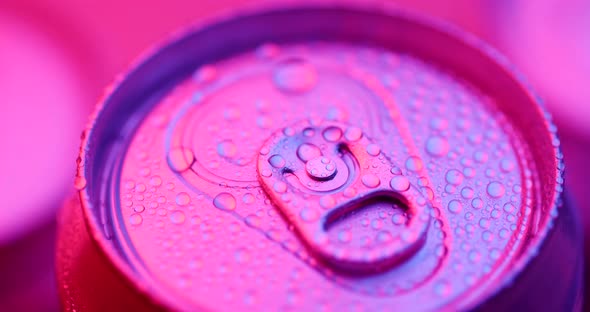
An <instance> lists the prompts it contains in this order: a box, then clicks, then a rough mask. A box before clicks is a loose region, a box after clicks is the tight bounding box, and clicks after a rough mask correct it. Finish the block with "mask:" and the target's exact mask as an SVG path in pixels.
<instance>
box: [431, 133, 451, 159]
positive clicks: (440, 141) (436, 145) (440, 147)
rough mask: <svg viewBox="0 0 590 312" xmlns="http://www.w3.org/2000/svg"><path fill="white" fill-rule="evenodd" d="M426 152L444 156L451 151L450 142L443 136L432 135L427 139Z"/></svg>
mask: <svg viewBox="0 0 590 312" xmlns="http://www.w3.org/2000/svg"><path fill="white" fill-rule="evenodd" d="M426 152H428V154H430V155H432V156H436V157H440V156H444V155H446V154H447V153H448V152H449V142H448V141H447V140H446V139H444V138H441V137H431V138H429V139H428V140H426Z"/></svg>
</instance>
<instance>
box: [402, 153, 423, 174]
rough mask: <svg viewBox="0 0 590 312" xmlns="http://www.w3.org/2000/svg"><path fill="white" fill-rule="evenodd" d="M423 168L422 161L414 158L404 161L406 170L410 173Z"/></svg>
mask: <svg viewBox="0 0 590 312" xmlns="http://www.w3.org/2000/svg"><path fill="white" fill-rule="evenodd" d="M423 167H424V165H423V164H422V160H421V159H420V158H418V157H416V156H411V157H409V158H408V159H407V160H406V168H408V170H410V171H420V170H422V168H423Z"/></svg>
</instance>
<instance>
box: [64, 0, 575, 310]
mask: <svg viewBox="0 0 590 312" xmlns="http://www.w3.org/2000/svg"><path fill="white" fill-rule="evenodd" d="M292 9H310V10H314V9H315V10H321V9H348V10H355V11H359V12H364V13H377V14H383V15H386V16H395V17H397V18H401V19H405V20H408V21H410V22H411V23H412V24H417V25H420V26H422V27H425V28H427V29H428V30H429V31H431V32H438V33H441V34H444V35H448V36H449V37H452V38H453V39H454V40H456V41H457V42H460V43H463V44H465V46H466V47H468V48H469V49H472V50H474V51H476V52H479V53H480V54H481V55H482V57H483V58H488V59H489V60H491V61H492V62H493V63H494V65H496V66H497V67H498V68H499V69H500V70H502V71H503V72H504V73H505V74H506V75H507V76H508V77H509V78H510V79H511V80H512V81H513V82H514V83H515V84H517V85H519V86H520V87H521V89H522V91H523V92H524V93H525V95H526V96H527V97H528V98H529V99H530V100H531V102H532V103H534V104H536V108H537V109H538V111H539V112H540V113H541V115H542V116H543V117H544V128H545V129H547V130H548V131H547V132H548V134H550V136H551V138H550V139H551V141H552V144H553V155H555V165H556V167H555V170H556V176H555V178H556V181H555V188H554V190H553V196H552V200H551V204H550V211H548V212H547V213H548V214H549V220H548V222H547V226H545V227H543V228H542V230H541V231H539V232H538V235H536V236H535V237H534V238H533V241H532V243H531V246H532V247H537V248H542V247H543V245H544V242H545V241H546V237H547V235H548V234H549V231H550V230H551V228H552V226H553V220H555V219H556V218H557V216H558V209H559V207H560V206H561V198H562V193H563V168H564V163H563V157H562V153H561V150H560V144H559V139H558V136H557V132H556V130H555V129H556V127H555V125H554V123H553V122H552V118H551V114H550V113H549V112H548V111H547V109H546V107H545V104H544V103H543V101H542V99H541V97H540V96H539V95H538V94H537V93H536V92H535V91H534V90H533V88H532V87H531V85H530V84H529V82H528V81H527V80H526V79H525V77H524V76H523V75H522V74H521V73H520V72H519V71H518V70H517V69H516V68H515V66H514V65H513V64H511V63H510V62H509V61H508V59H507V58H506V57H505V56H504V55H503V54H501V53H500V52H498V51H497V50H496V49H495V48H493V47H492V46H491V45H490V44H488V43H487V42H485V41H484V40H482V39H480V38H477V37H476V36H475V35H473V34H471V33H469V32H467V31H465V30H462V29H460V28H459V27H458V26H455V25H454V24H452V23H450V22H447V21H443V20H440V19H437V18H434V17H430V16H426V15H424V14H422V13H418V12H415V11H413V10H409V9H407V8H401V7H400V6H399V5H397V4H394V3H389V2H386V1H382V0H368V1H360V0H299V1H296V0H287V1H283V2H281V3H276V2H272V1H267V0H263V1H262V3H256V4H251V3H250V4H242V5H239V6H238V7H232V8H225V9H223V10H221V13H216V14H212V15H209V16H207V17H204V18H200V19H198V20H197V21H196V22H192V23H189V24H188V26H185V27H181V28H180V30H177V31H173V32H172V33H171V34H170V35H168V36H166V37H165V39H163V40H161V41H159V42H156V43H155V44H153V45H151V47H149V48H148V49H146V50H145V51H144V52H143V53H141V54H140V55H139V56H138V57H137V58H136V59H135V60H133V61H132V62H131V63H130V65H128V67H127V68H126V69H125V70H124V71H122V72H121V73H120V74H118V75H117V76H116V77H115V79H114V80H113V82H112V83H111V84H110V85H109V86H108V87H107V88H106V89H105V91H104V93H103V95H102V96H101V98H100V99H99V100H98V102H97V104H96V107H95V109H94V111H93V113H92V114H90V116H89V120H88V123H87V125H86V128H85V130H84V131H83V133H82V142H81V146H80V155H79V159H82V160H84V159H86V158H87V155H88V154H89V153H91V152H92V151H91V149H90V148H89V142H90V140H91V138H92V137H93V133H94V131H93V130H94V129H95V124H96V122H97V120H98V119H99V117H100V116H101V115H102V114H103V113H104V110H105V107H106V106H107V104H108V103H109V100H110V99H111V97H112V96H113V95H114V94H115V92H116V91H117V90H119V88H120V87H121V85H122V84H123V83H124V82H125V81H126V80H127V77H128V76H130V75H131V74H133V73H134V72H135V71H137V70H138V69H140V68H141V67H142V66H143V65H144V64H146V63H147V62H149V61H150V60H152V59H154V58H157V57H158V56H159V55H160V54H161V53H162V51H161V50H160V49H161V48H162V47H167V46H171V45H174V44H175V43H178V42H179V41H181V40H183V39H184V38H185V37H187V36H190V35H191V34H194V33H197V32H199V31H202V30H204V29H206V28H207V27H209V26H210V25H216V24H221V23H224V22H227V21H231V20H235V19H240V18H244V17H249V16H256V15H258V14H260V13H273V12H280V11H288V10H292ZM236 11H238V12H237V13H236ZM84 163H85V161H81V162H80V163H79V164H78V167H77V172H76V177H77V178H82V179H85V178H86V176H87V175H86V167H85V166H84ZM551 170H553V169H551ZM78 195H79V198H80V202H81V207H82V210H83V214H84V219H85V224H86V227H87V228H88V230H89V232H90V234H91V237H92V238H93V239H92V240H93V241H94V243H95V244H96V245H97V246H98V247H99V249H100V251H101V252H102V253H104V254H105V256H106V258H107V259H108V260H109V261H110V262H111V263H112V265H113V266H114V267H115V268H116V270H117V271H118V272H120V274H121V275H122V277H123V278H124V280H125V281H126V282H128V283H130V284H131V285H134V287H133V288H134V289H136V290H137V292H138V293H139V294H140V295H141V296H143V297H145V299H146V300H148V301H151V302H152V303H153V304H155V305H156V306H157V307H161V308H176V309H178V308H179V301H178V299H177V298H174V297H173V296H171V295H167V294H164V293H162V292H160V291H155V292H154V291H153V289H151V287H150V286H149V285H145V284H142V283H141V282H138V280H137V278H136V277H137V276H136V274H135V273H134V272H133V271H132V270H131V268H130V267H129V265H128V263H127V262H126V261H125V260H124V259H122V258H121V257H120V255H119V252H118V251H117V250H115V248H114V247H113V246H111V245H110V244H109V243H107V242H106V240H104V239H102V236H104V233H103V231H102V229H101V226H100V221H99V220H98V219H97V217H96V216H95V215H94V214H93V209H94V208H93V204H92V202H91V199H90V195H89V193H88V188H87V187H82V188H80V189H79V190H78ZM535 250H537V249H535ZM537 254H538V253H537V252H528V253H526V254H523V255H522V256H520V257H518V258H517V259H516V261H515V266H514V269H512V270H510V271H509V273H508V274H506V275H504V277H503V278H502V279H501V280H500V281H501V283H500V284H499V286H498V287H496V288H495V289H494V290H493V291H490V292H488V293H485V294H484V295H483V296H482V297H480V298H481V299H482V300H483V302H486V301H488V300H490V299H491V298H493V297H494V296H495V295H497V294H498V293H500V292H501V291H502V290H504V289H505V288H507V287H509V286H510V285H511V283H512V282H513V281H514V280H515V279H516V278H518V276H520V274H521V273H522V272H523V270H524V269H525V268H526V266H527V264H529V263H530V262H531V261H532V260H533V259H534V258H535V257H536V256H537ZM452 304H453V302H451V305H452ZM467 304H468V305H467V308H469V309H471V308H474V307H475V305H476V303H475V302H474V301H470V302H469V301H468V302H467ZM194 308H195V307H194V306H193V309H194ZM200 309H203V308H202V307H200Z"/></svg>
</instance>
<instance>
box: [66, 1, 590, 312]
mask: <svg viewBox="0 0 590 312" xmlns="http://www.w3.org/2000/svg"><path fill="white" fill-rule="evenodd" d="M257 10H258V9H257ZM246 12H247V11H243V12H242V13H241V14H240V15H239V16H235V15H231V16H227V17H225V18H221V19H218V20H216V22H215V23H211V24H208V26H204V27H201V28H199V27H197V28H195V29H193V30H191V31H189V32H187V33H186V34H185V35H184V36H179V37H177V38H175V39H174V40H172V41H171V42H170V43H169V44H168V45H166V46H164V47H162V48H161V49H159V50H157V51H156V52H154V54H153V55H152V56H151V57H149V58H147V59H145V61H144V62H143V63H141V64H140V65H139V66H138V67H136V68H135V69H134V70H133V71H131V72H129V73H128V74H127V75H126V76H125V78H124V79H123V80H121V81H120V82H119V83H118V85H117V86H116V88H115V89H114V91H113V92H112V93H111V94H110V96H109V97H108V98H107V99H106V100H105V102H104V103H103V105H102V107H101V108H100V110H99V111H98V113H97V115H96V118H95V119H94V122H93V125H92V127H91V128H90V129H89V130H88V131H87V133H86V135H85V138H84V142H83V147H82V154H81V158H80V159H79V172H78V174H79V176H78V178H77V183H76V184H77V187H78V188H79V190H80V199H81V204H82V207H83V210H84V213H85V218H86V221H87V222H88V228H89V230H90V234H91V235H90V236H89V237H90V240H93V241H94V242H95V243H97V246H87V247H85V244H86V245H87V244H88V243H89V241H85V242H68V238H67V236H64V234H62V236H61V239H62V240H63V241H60V244H61V245H60V255H59V256H58V262H59V267H60V272H61V273H60V275H59V276H58V277H60V283H61V284H62V285H75V286H76V287H75V289H74V290H73V291H72V290H70V289H71V288H70V286H69V287H68V288H67V289H66V290H64V289H63V287H62V289H61V291H62V302H64V303H66V304H65V307H66V308H68V309H76V308H77V307H85V308H87V309H90V310H93V309H99V308H98V306H97V304H96V302H103V301H104V300H100V299H98V298H99V297H101V296H105V297H103V298H107V297H108V296H109V295H110V293H111V291H109V288H108V287H106V288H105V285H110V283H115V284H117V285H119V286H120V287H123V290H126V291H121V292H117V296H120V297H121V298H125V296H126V294H129V298H132V299H129V300H128V301H125V300H124V299H117V300H113V302H112V303H102V305H101V307H102V308H104V307H105V304H106V305H109V304H112V305H113V306H114V307H117V304H118V303H121V304H126V305H127V304H129V305H131V306H133V304H134V302H135V303H138V304H141V305H144V308H145V305H150V304H152V305H153V306H152V307H153V308H157V307H167V308H173V309H180V310H194V309H196V308H197V307H198V308H204V309H213V310H216V309H220V310H244V309H268V310H278V309H296V310H302V309H324V308H326V309H336V310H341V309H360V310H378V309H383V308H384V307H387V308H388V309H404V310H432V309H440V308H448V309H467V308H482V309H485V308H490V309H499V308H507V307H511V306H519V305H520V306H522V305H525V304H526V303H527V302H530V301H531V298H537V299H535V302H536V303H535V305H534V307H540V306H541V307H544V308H552V309H574V308H575V307H576V306H575V305H576V304H577V302H578V300H579V295H578V293H579V290H580V289H581V287H580V285H579V284H575V283H574V284H572V285H574V286H572V288H571V289H569V290H568V291H564V292H550V293H548V294H546V296H543V297H542V298H538V294H537V293H534V294H525V295H523V294H522V293H520V292H518V291H517V290H516V289H526V288H530V289H533V287H541V289H542V287H547V286H548V285H550V284H549V283H553V284H556V285H557V284H560V285H565V284H567V285H570V284H569V282H570V281H571V280H575V276H579V273H580V272H579V270H581V268H580V266H579V265H576V266H573V269H571V270H565V269H564V270H555V269H554V268H555V267H556V266H555V265H556V263H558V264H559V263H560V261H554V262H551V261H549V262H547V261H544V260H543V259H553V260H555V259H556V255H568V261H570V263H571V262H572V261H574V262H576V261H578V262H579V261H580V259H581V258H580V257H581V256H580V255H581V250H580V249H579V248H578V245H579V243H580V242H579V233H578V232H576V231H574V232H571V233H570V234H571V235H562V234H563V233H564V232H562V231H564V227H565V228H569V229H574V230H575V229H577V223H576V222H575V219H574V218H571V217H568V216H569V215H570V212H569V209H571V207H570V206H564V205H562V203H561V192H562V189H563V186H562V183H563V179H562V176H561V172H562V170H563V166H562V163H561V158H562V157H561V153H560V152H559V150H558V146H559V141H558V140H557V138H556V136H555V127H554V126H552V125H551V123H550V120H549V119H548V115H547V114H546V113H544V111H543V110H542V109H541V108H540V106H539V105H538V102H537V99H536V98H535V97H534V96H533V95H531V93H530V92H529V90H528V89H527V88H526V87H523V85H522V83H521V82H519V80H518V79H516V78H515V76H514V75H513V74H512V72H511V71H509V70H508V69H507V68H508V67H507V66H506V65H505V62H504V60H503V59H502V58H501V57H500V56H498V55H496V54H495V53H494V52H493V51H490V50H489V49H488V48H486V47H485V46H483V45H482V44H481V43H479V42H477V41H475V40H474V39H473V38H471V37H466V36H464V35H462V34H459V33H458V32H457V31H455V30H452V29H449V28H448V27H447V26H444V25H439V24H436V23H433V22H431V21H425V20H423V19H421V18H418V17H415V16H409V15H407V14H403V13H400V12H397V11H395V10H393V9H389V8H387V9H386V8H374V7H366V6H363V5H361V4H358V3H357V4H353V3H352V2H351V3H350V4H346V5H340V6H336V7H334V6H327V5H322V4H316V5H307V6H304V7H292V8H289V9H277V10H275V11H262V13H246ZM256 12H258V11H256ZM302 21H304V22H302ZM270 25H272V27H270ZM515 103H517V104H515ZM72 207H73V208H72ZM75 207H76V204H74V205H73V206H70V208H68V209H76V208H75ZM68 209H66V210H65V211H66V212H65V213H64V215H68V214H69V215H72V214H73V215H75V213H72V212H68ZM559 210H561V211H564V210H565V212H564V213H563V214H561V215H560V217H557V216H558V211H559ZM74 219H75V218H67V217H66V218H65V219H64V221H63V224H62V228H64V227H65V229H63V230H62V233H64V232H67V231H71V229H68V227H71V225H70V223H71V224H79V221H77V222H78V223H74V221H71V220H74ZM553 224H558V225H559V226H556V227H555V228H554V229H553V230H552V225H553ZM563 224H565V225H563ZM560 233H561V234H560ZM548 235H549V236H548ZM547 237H549V238H547ZM555 241H557V243H555ZM549 242H551V243H549ZM81 245H82V246H81ZM71 246H74V247H75V248H77V249H87V248H91V249H93V248H98V251H95V253H97V254H98V255H99V257H100V258H99V260H94V261H98V262H99V263H102V265H101V266H103V267H106V268H110V270H111V271H112V272H114V273H113V274H114V277H113V276H111V277H106V276H105V277H104V278H103V279H102V280H101V279H98V280H97V281H96V283H97V284H98V285H97V286H100V287H101V288H104V289H103V290H102V291H100V292H97V293H96V294H94V295H93V294H91V293H89V292H88V291H89V288H88V286H84V282H83V280H84V278H82V276H84V275H85V274H88V273H84V274H82V275H80V274H77V275H76V274H75V275H69V276H64V275H63V273H64V272H69V270H68V268H69V267H79V266H82V267H83V266H84V263H85V262H86V261H88V260H84V259H83V258H78V257H77V255H76V254H75V253H74V254H69V255H67V256H66V255H64V250H67V249H68V248H72V247H71ZM578 262H576V263H578ZM539 263H540V264H539ZM561 265H564V264H563V263H561ZM557 267H559V265H557ZM542 272H547V273H548V274H549V273H552V274H553V273H559V274H562V275H560V278H558V279H556V280H552V281H544V279H542V278H541V275H542V274H540V273H542ZM552 276H553V275H552ZM117 280H118V281H119V282H113V281H117ZM121 281H122V282H121ZM121 300H122V301H121ZM123 301H125V302H123Z"/></svg>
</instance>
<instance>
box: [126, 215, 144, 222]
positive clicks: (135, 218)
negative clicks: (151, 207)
mask: <svg viewBox="0 0 590 312" xmlns="http://www.w3.org/2000/svg"><path fill="white" fill-rule="evenodd" d="M142 222H143V217H142V216H141V215H140V214H138V213H134V214H132V215H131V216H130V217H129V223H131V224H132V225H140V224H141V223H142Z"/></svg>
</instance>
